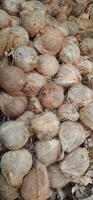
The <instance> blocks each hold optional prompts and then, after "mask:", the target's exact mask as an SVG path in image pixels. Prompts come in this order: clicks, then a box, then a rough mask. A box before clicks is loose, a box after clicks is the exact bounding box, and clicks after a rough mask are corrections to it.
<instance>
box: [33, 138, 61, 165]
mask: <svg viewBox="0 0 93 200" xmlns="http://www.w3.org/2000/svg"><path fill="white" fill-rule="evenodd" d="M35 150H36V155H37V158H38V160H39V161H40V162H41V163H43V164H45V165H47V166H48V165H50V164H53V163H54V162H56V161H57V160H58V158H59V157H60V155H61V145H60V142H59V140H57V139H52V140H49V141H37V142H36V144H35Z"/></svg>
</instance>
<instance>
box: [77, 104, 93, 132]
mask: <svg viewBox="0 0 93 200" xmlns="http://www.w3.org/2000/svg"><path fill="white" fill-rule="evenodd" d="M79 114H80V120H81V121H82V122H83V124H85V125H86V126H87V127H89V128H90V129H91V130H93V102H91V103H89V104H87V105H86V106H85V107H84V108H81V109H80V113H79Z"/></svg>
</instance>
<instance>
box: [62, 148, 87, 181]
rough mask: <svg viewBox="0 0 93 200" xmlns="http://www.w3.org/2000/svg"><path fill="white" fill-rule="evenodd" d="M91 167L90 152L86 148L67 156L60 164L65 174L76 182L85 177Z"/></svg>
mask: <svg viewBox="0 0 93 200" xmlns="http://www.w3.org/2000/svg"><path fill="white" fill-rule="evenodd" d="M88 167H89V157H88V151H87V150H86V149H85V148H80V147H79V148H78V149H76V150H74V151H73V152H72V153H70V154H69V155H67V156H66V158H65V160H64V161H62V162H61V163H60V169H61V171H62V172H63V174H64V175H65V176H67V177H69V178H70V179H72V180H74V178H76V177H80V176H81V175H83V174H84V173H85V172H86V170H87V169H88Z"/></svg>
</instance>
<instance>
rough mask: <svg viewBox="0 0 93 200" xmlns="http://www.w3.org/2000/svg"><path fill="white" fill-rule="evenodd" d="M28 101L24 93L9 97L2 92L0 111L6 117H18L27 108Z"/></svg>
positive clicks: (0, 95)
mask: <svg viewBox="0 0 93 200" xmlns="http://www.w3.org/2000/svg"><path fill="white" fill-rule="evenodd" d="M27 105H28V100H27V97H26V96H25V95H24V93H22V92H21V93H19V94H18V95H16V96H10V95H8V94H6V93H4V92H2V93H1V94H0V110H1V111H2V112H3V113H4V114H5V115H7V116H8V117H18V116H19V115H21V114H22V113H23V112H24V111H25V109H26V108H27Z"/></svg>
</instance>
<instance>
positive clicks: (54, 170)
mask: <svg viewBox="0 0 93 200" xmlns="http://www.w3.org/2000/svg"><path fill="white" fill-rule="evenodd" d="M48 176H49V182H50V187H51V188H63V187H65V186H66V184H67V183H68V182H69V178H67V177H65V176H64V175H63V173H62V172H61V170H60V168H59V165H58V164H53V165H50V166H48Z"/></svg>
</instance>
